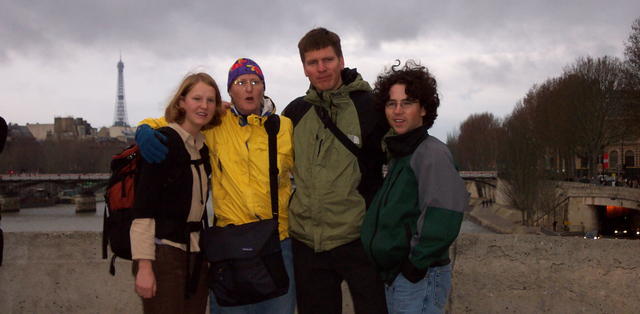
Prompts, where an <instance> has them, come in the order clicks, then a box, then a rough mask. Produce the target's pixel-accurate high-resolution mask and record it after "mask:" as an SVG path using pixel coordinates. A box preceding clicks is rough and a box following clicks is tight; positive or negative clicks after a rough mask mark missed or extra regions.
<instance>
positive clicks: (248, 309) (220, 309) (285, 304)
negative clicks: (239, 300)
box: [209, 238, 296, 314]
mask: <svg viewBox="0 0 640 314" xmlns="http://www.w3.org/2000/svg"><path fill="white" fill-rule="evenodd" d="M280 246H281V247H282V257H283V258H284V267H285V268H286V270H287V275H288V276H289V292H287V294H285V295H283V296H279V297H277V298H274V299H270V300H266V301H262V302H259V303H254V304H247V305H239V306H220V305H218V303H217V302H216V296H215V295H214V294H213V293H209V297H210V300H211V302H210V303H209V306H210V308H211V314H241V313H242V314H271V313H273V314H280V313H282V314H293V312H294V311H295V308H296V283H295V281H294V279H293V254H292V253H291V238H287V239H284V240H282V241H281V242H280Z"/></svg>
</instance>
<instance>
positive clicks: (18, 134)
mask: <svg viewBox="0 0 640 314" xmlns="http://www.w3.org/2000/svg"><path fill="white" fill-rule="evenodd" d="M7 127H8V130H7V142H11V141H12V140H16V139H35V138H34V136H33V135H32V134H31V132H30V131H29V129H28V128H27V127H26V126H24V125H18V124H12V123H9V124H8V125H7Z"/></svg>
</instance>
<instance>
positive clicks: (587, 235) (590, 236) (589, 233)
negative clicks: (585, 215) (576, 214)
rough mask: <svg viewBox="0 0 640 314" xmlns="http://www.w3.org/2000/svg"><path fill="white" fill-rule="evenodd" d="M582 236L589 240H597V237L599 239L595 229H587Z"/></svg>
mask: <svg viewBox="0 0 640 314" xmlns="http://www.w3.org/2000/svg"><path fill="white" fill-rule="evenodd" d="M584 238H585V239H591V240H598V239H600V235H599V234H598V231H597V230H592V231H587V232H586V233H585V234H584Z"/></svg>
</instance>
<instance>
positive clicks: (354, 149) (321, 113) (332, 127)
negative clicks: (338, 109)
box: [313, 105, 361, 160]
mask: <svg viewBox="0 0 640 314" xmlns="http://www.w3.org/2000/svg"><path fill="white" fill-rule="evenodd" d="M313 109H315V110H316V114H317V115H318V118H320V121H322V123H323V124H324V127H325V128H327V129H329V131H331V133H333V135H334V136H335V137H336V138H337V139H338V141H340V143H342V145H344V147H346V148H347V149H348V150H349V151H350V152H351V153H352V154H353V155H354V156H356V158H357V159H358V160H360V155H361V153H360V147H358V146H357V145H356V144H354V143H353V142H352V141H351V140H350V139H349V138H348V137H347V136H346V135H345V134H344V132H342V131H341V130H340V129H339V128H338V126H337V125H336V124H335V123H333V121H331V118H330V117H329V113H327V109H324V108H322V107H320V106H318V105H314V106H313Z"/></svg>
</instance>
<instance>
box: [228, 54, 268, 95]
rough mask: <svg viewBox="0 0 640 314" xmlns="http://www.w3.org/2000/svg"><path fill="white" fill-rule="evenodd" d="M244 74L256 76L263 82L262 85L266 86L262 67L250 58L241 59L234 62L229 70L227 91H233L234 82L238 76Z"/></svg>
mask: <svg viewBox="0 0 640 314" xmlns="http://www.w3.org/2000/svg"><path fill="white" fill-rule="evenodd" d="M243 74H255V75H257V76H258V77H259V78H260V79H261V80H262V83H263V84H264V75H262V70H261V69H260V66H259V65H258V64H257V63H256V62H255V61H253V60H251V59H249V58H240V59H238V60H236V62H234V63H233V65H231V68H230V69H229V78H228V79H227V91H229V90H230V89H231V84H233V81H235V80H236V79H237V78H238V76H240V75H243Z"/></svg>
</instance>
